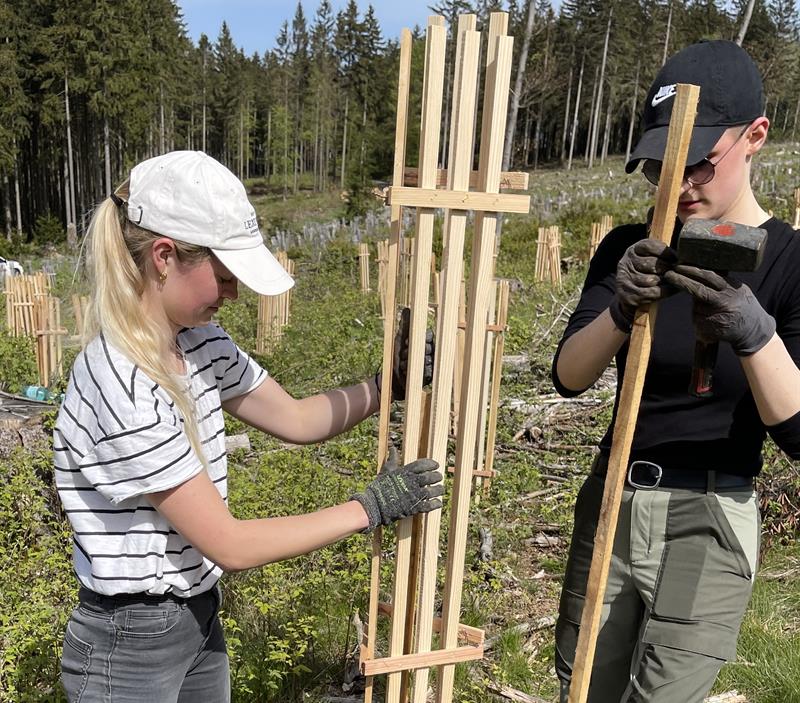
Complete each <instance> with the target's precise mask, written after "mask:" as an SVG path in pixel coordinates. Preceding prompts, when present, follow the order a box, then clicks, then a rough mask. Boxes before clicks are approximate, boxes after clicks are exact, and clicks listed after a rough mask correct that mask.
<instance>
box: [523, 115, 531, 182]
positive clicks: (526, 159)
mask: <svg viewBox="0 0 800 703" xmlns="http://www.w3.org/2000/svg"><path fill="white" fill-rule="evenodd" d="M530 155H531V109H530V107H527V108H525V141H524V143H523V145H522V165H523V167H525V168H528V164H529V163H530Z"/></svg>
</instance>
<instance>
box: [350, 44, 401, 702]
mask: <svg viewBox="0 0 800 703" xmlns="http://www.w3.org/2000/svg"><path fill="white" fill-rule="evenodd" d="M411 43H412V42H411V32H410V31H409V30H408V29H403V31H402V32H401V34H400V78H399V83H398V87H397V117H396V127H395V142H394V173H393V181H392V182H393V183H394V184H395V185H403V168H404V166H405V159H406V121H407V119H408V96H409V84H410V81H411ZM402 215H403V213H402V208H401V207H400V206H399V205H393V206H392V208H391V225H390V230H389V239H388V241H387V242H386V248H385V255H386V269H385V284H384V285H385V295H384V305H383V314H384V325H383V364H382V366H381V378H382V384H381V407H380V421H379V425H378V469H380V467H381V466H382V465H383V462H384V460H385V458H386V454H387V451H388V446H389V412H390V410H391V404H392V361H393V358H394V354H393V349H394V336H395V305H396V303H395V301H396V290H397V270H398V265H399V261H400V242H401V241H402V239H401V235H402ZM380 559H381V530H380V528H378V529H376V530H375V532H374V534H373V536H372V557H371V562H370V588H369V594H370V598H369V612H368V616H367V617H368V619H367V628H366V632H365V635H366V642H365V643H364V651H363V653H362V661H363V660H369V659H372V658H373V657H374V656H375V638H376V637H377V627H378V600H379V598H378V592H379V590H380V575H381V565H380ZM373 684H374V681H373V678H372V675H367V680H366V686H365V689H364V703H372V693H373Z"/></svg>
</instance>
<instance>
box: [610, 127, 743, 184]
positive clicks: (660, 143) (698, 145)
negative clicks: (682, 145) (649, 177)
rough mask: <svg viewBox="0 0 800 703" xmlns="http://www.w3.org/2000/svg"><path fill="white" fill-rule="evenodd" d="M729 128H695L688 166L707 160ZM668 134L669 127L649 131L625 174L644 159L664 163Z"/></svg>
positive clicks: (638, 145)
mask: <svg viewBox="0 0 800 703" xmlns="http://www.w3.org/2000/svg"><path fill="white" fill-rule="evenodd" d="M728 127H730V125H711V126H708V127H700V126H695V127H694V129H693V130H692V140H691V142H690V143H689V152H688V154H687V156H686V164H687V165H688V166H692V165H694V164H696V163H698V162H700V161H702V160H703V159H704V158H706V156H708V154H709V152H711V150H712V149H713V148H714V146H715V145H716V143H717V142H718V141H719V139H720V137H721V136H722V135H723V134H724V133H725V130H726V129H728ZM668 133H669V125H665V126H663V127H653V129H648V130H647V131H646V132H645V133H644V134H643V135H642V138H641V139H640V140H639V143H638V144H637V145H636V148H635V149H634V150H633V153H632V154H631V158H630V159H629V160H628V162H627V163H626V164H625V173H633V172H634V171H635V170H636V167H637V166H638V165H639V162H640V161H643V160H644V159H655V160H656V161H663V160H664V152H665V151H666V148H667V134H668Z"/></svg>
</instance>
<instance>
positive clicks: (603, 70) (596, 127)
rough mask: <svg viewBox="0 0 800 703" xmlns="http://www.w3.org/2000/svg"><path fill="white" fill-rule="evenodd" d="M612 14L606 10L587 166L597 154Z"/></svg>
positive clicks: (590, 164) (611, 11)
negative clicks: (605, 23)
mask: <svg viewBox="0 0 800 703" xmlns="http://www.w3.org/2000/svg"><path fill="white" fill-rule="evenodd" d="M613 14H614V10H613V8H612V9H611V10H609V11H608V24H607V25H606V38H605V42H604V43H603V59H602V61H601V63H600V83H599V85H598V88H597V106H596V107H595V118H594V129H593V130H592V147H591V150H590V151H589V168H591V167H592V164H593V163H594V159H595V157H596V156H597V141H598V135H599V133H600V118H601V116H602V110H603V83H604V82H605V77H606V60H607V59H608V38H609V36H610V35H611V17H612V15H613Z"/></svg>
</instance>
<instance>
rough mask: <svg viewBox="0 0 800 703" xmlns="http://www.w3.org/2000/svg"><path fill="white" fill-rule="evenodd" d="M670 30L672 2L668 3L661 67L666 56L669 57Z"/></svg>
mask: <svg viewBox="0 0 800 703" xmlns="http://www.w3.org/2000/svg"><path fill="white" fill-rule="evenodd" d="M671 29H672V2H671V1H670V3H669V14H667V31H666V33H665V34H664V55H663V56H662V57H661V65H662V66H663V65H664V64H665V63H666V62H667V56H669V34H670V30H671ZM640 60H641V59H640ZM637 65H638V63H637Z"/></svg>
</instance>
